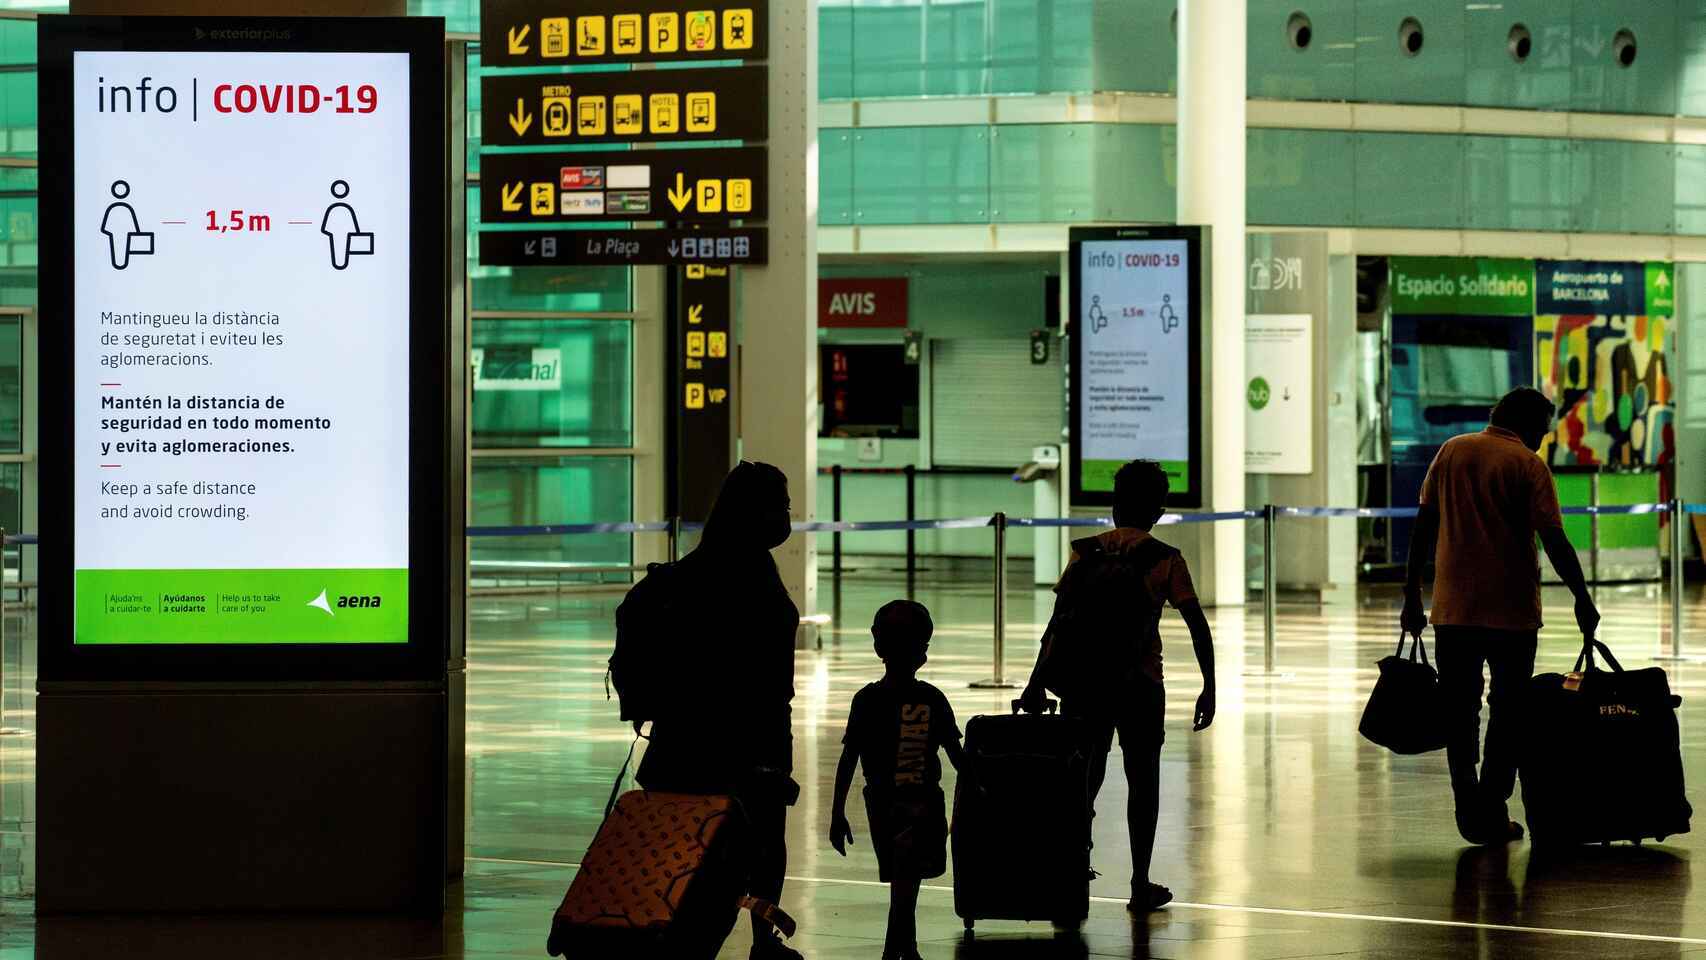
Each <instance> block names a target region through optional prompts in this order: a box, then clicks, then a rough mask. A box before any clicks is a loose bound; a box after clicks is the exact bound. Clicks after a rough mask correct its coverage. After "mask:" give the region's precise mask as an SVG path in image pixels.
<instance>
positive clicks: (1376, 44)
mask: <svg viewBox="0 0 1706 960" xmlns="http://www.w3.org/2000/svg"><path fill="white" fill-rule="evenodd" d="M1465 16H1466V14H1465V13H1464V4H1463V2H1462V0H1358V3H1357V7H1356V25H1357V26H1356V36H1357V45H1356V46H1357V49H1356V96H1355V98H1354V99H1357V100H1367V101H1372V102H1376V103H1462V102H1463V99H1464V91H1465V90H1466V84H1465V83H1464V66H1465V65H1466V64H1467V62H1468V58H1467V54H1466V49H1465V47H1466V39H1467V38H1466V35H1465V30H1466V26H1465ZM1407 20H1413V21H1415V23H1416V24H1418V25H1420V27H1421V33H1420V37H1419V39H1418V40H1410V43H1411V44H1415V45H1416V46H1415V48H1414V50H1413V52H1412V50H1411V49H1410V48H1409V47H1407V46H1406V43H1405V42H1406V40H1407V39H1408V38H1409V37H1410V35H1411V31H1407V30H1405V29H1404V24H1405V21H1407Z"/></svg>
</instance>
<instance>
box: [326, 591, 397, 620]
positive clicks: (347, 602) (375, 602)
mask: <svg viewBox="0 0 1706 960" xmlns="http://www.w3.org/2000/svg"><path fill="white" fill-rule="evenodd" d="M383 603H384V598H383V597H380V596H378V595H374V594H358V595H355V596H339V597H337V598H336V599H332V598H330V597H328V596H327V593H326V591H325V590H321V591H320V595H319V596H317V597H315V598H314V599H312V600H310V601H308V606H310V607H313V608H314V609H316V610H324V611H325V612H326V616H328V617H335V616H337V615H338V614H337V611H338V610H377V609H379V607H380V606H381V605H382V604H383Z"/></svg>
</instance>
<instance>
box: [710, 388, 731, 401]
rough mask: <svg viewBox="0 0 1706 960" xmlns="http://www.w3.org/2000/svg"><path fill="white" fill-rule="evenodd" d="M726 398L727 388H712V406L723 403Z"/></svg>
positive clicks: (727, 396)
mask: <svg viewBox="0 0 1706 960" xmlns="http://www.w3.org/2000/svg"><path fill="white" fill-rule="evenodd" d="M728 398H729V388H728V387H712V388H711V402H712V403H713V404H721V403H722V402H724V401H725V400H727V399H728Z"/></svg>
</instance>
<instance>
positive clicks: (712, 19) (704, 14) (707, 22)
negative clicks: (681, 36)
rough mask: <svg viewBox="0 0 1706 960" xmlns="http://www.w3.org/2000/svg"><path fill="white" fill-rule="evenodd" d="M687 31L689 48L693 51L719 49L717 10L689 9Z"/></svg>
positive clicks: (700, 51)
mask: <svg viewBox="0 0 1706 960" xmlns="http://www.w3.org/2000/svg"><path fill="white" fill-rule="evenodd" d="M686 31H687V49H688V50H690V51H692V52H693V53H703V52H705V51H707V50H715V49H717V12H716V11H715V10H689V11H688V12H687V27H686Z"/></svg>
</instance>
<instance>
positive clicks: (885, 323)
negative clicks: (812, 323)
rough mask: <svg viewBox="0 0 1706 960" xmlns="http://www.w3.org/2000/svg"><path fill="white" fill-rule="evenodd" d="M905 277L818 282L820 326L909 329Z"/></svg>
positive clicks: (831, 279)
mask: <svg viewBox="0 0 1706 960" xmlns="http://www.w3.org/2000/svg"><path fill="white" fill-rule="evenodd" d="M907 296H908V290H907V280H906V278H905V277H858V278H851V277H835V278H823V279H820V280H818V282H817V325H818V326H820V327H857V328H865V329H876V328H899V329H905V327H906V325H907V321H908V319H909V314H908V311H907Z"/></svg>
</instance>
